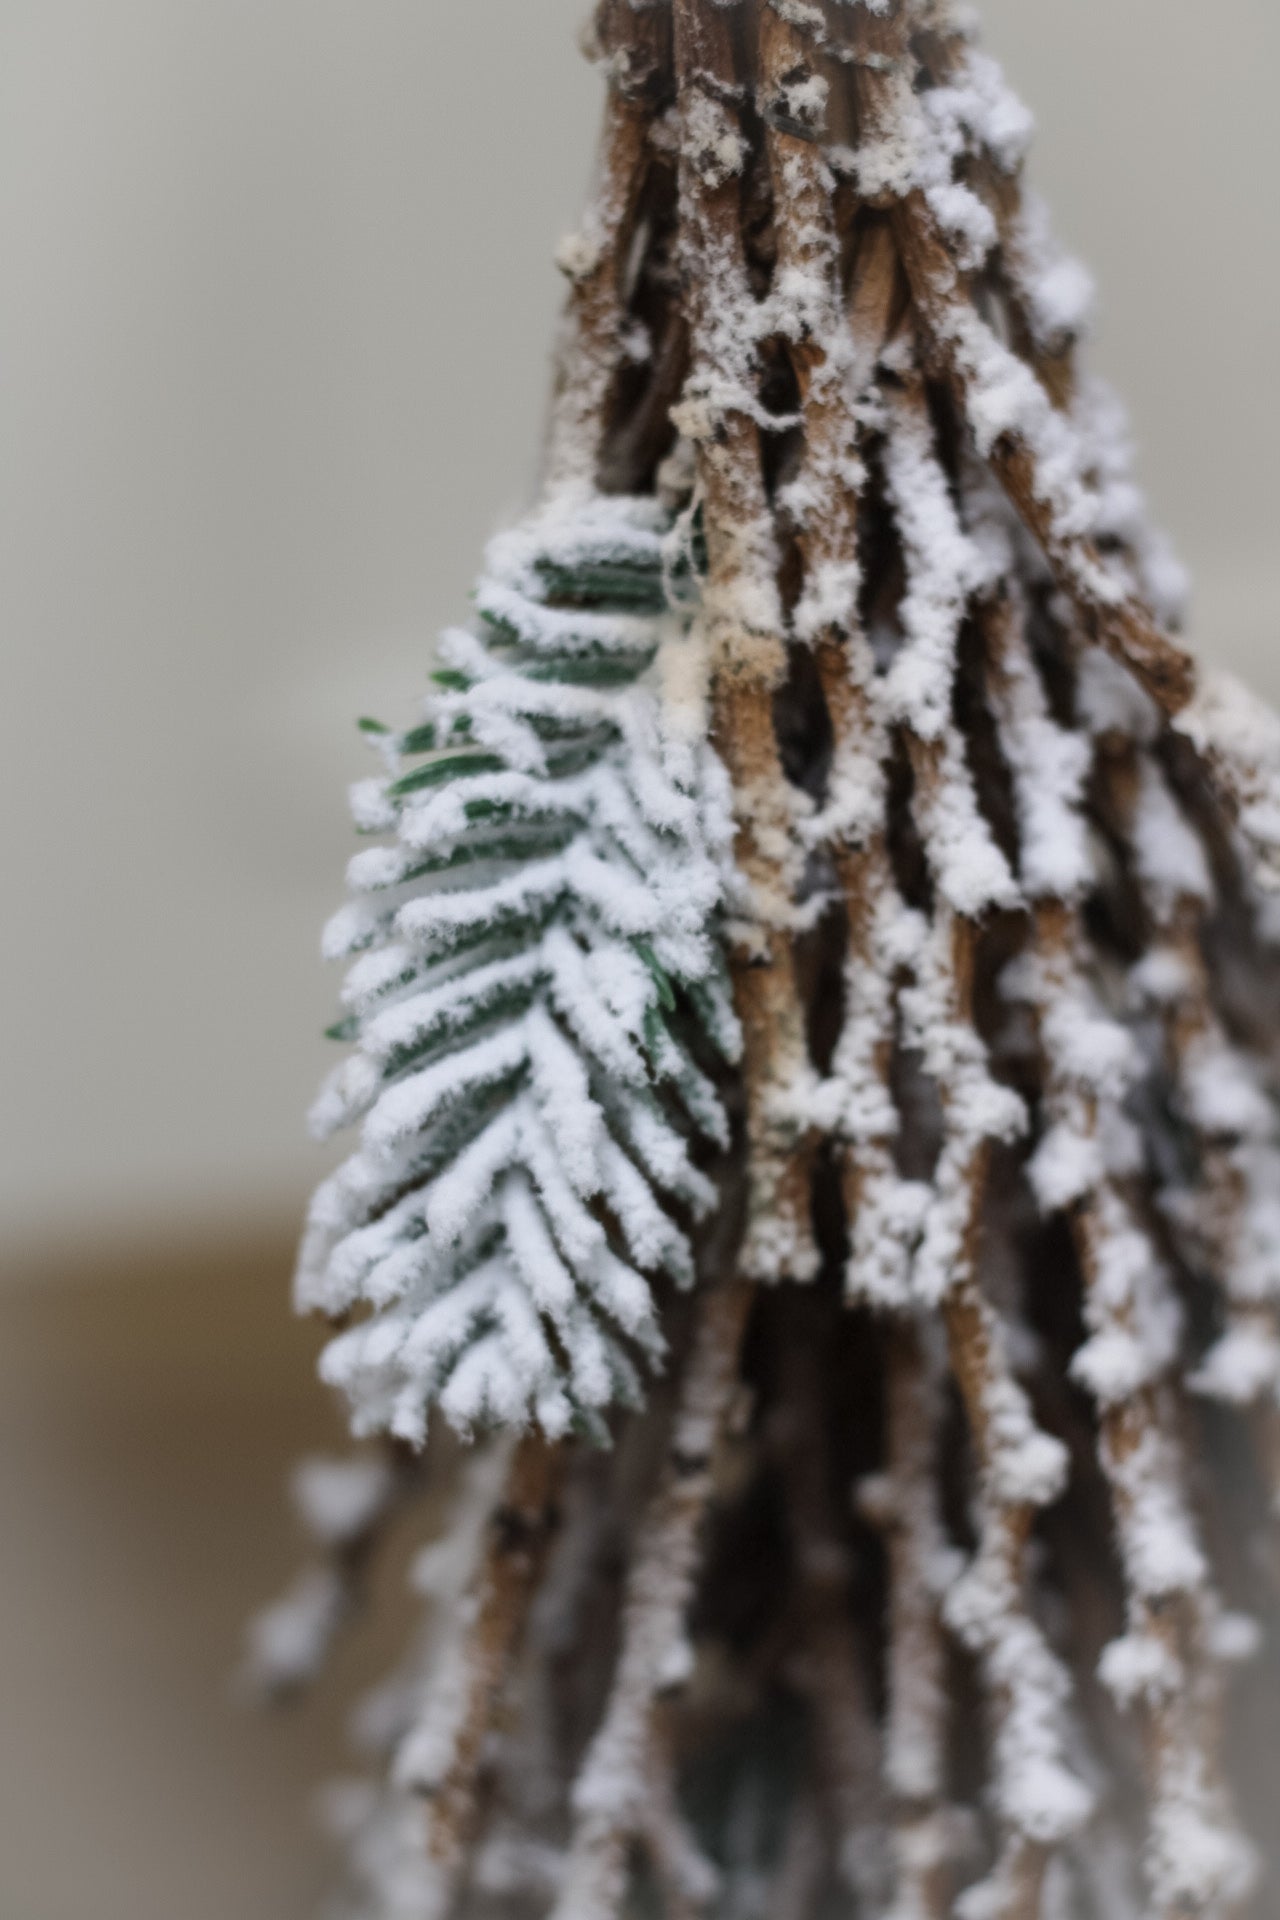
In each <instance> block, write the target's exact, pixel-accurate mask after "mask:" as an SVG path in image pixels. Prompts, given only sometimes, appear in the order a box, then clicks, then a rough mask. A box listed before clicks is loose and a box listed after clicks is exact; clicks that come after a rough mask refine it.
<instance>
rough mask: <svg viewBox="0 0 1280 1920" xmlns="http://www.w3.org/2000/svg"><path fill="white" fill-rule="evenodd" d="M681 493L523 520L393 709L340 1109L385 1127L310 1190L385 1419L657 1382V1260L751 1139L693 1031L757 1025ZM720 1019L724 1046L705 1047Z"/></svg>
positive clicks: (322, 1277)
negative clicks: (691, 621) (671, 509)
mask: <svg viewBox="0 0 1280 1920" xmlns="http://www.w3.org/2000/svg"><path fill="white" fill-rule="evenodd" d="M665 533H666V523H665V520H664V516H663V515H662V513H661V511H660V510H658V509H657V508H656V507H655V506H654V505H653V504H652V503H647V502H644V501H635V500H624V499H605V498H602V497H596V498H593V499H590V500H585V501H583V500H577V499H575V500H574V501H573V503H572V504H571V505H564V504H553V505H551V506H549V507H547V508H546V509H544V510H543V511H542V512H541V513H539V514H536V515H534V516H532V517H531V518H530V519H529V520H528V521H526V522H525V523H524V524H523V525H521V526H520V527H518V528H517V529H516V530H515V531H513V532H511V533H508V534H505V535H502V536H500V537H499V538H498V539H496V540H495V541H494V542H493V544H492V546H491V548H490V551H489V556H488V561H487V565H486V569H485V572H484V575H483V576H482V578H481V581H480V584H479V586H478V588H477V591H476V610H477V621H476V626H475V629H474V630H469V631H455V632H451V633H447V634H446V635H445V636H444V638H443V640H442V642H441V645H440V657H441V660H442V662H443V666H442V669H441V671H440V672H438V673H437V675H436V680H437V683H438V691H437V692H436V693H435V694H434V695H433V696H432V698H431V699H430V701H429V702H428V707H427V715H426V718H425V720H424V722H423V724H421V725H420V726H418V727H416V728H414V729H412V730H411V731H409V732H407V733H403V734H399V735H396V734H380V735H379V736H377V744H378V746H379V747H380V748H381V750H382V752H383V754H384V757H385V761H386V772H385V774H384V775H383V776H382V777H381V778H378V779H375V780H373V781H369V782H365V783H364V784H363V785H362V786H361V788H360V789H358V791H357V795H356V802H355V804H356V811H357V818H358V820H359V821H360V822H361V823H362V824H364V825H365V826H366V827H367V828H368V829H369V830H371V831H378V830H381V832H382V833H383V834H384V835H385V836H386V837H385V838H384V839H383V840H382V841H381V843H380V844H378V845H376V846H373V847H371V848H369V849H368V850H367V851H366V852H363V853H360V854H357V855H356V857H355V858H354V859H353V861H352V862H351V868H350V876H349V877H350V886H351V894H352V898H351V902H350V904H349V905H348V906H346V907H344V908H343V909H342V911H341V912H340V913H339V914H338V915H337V916H336V917H335V918H334V920H333V921H332V922H331V923H330V926H329V928H328V931H327V933H326V936H325V947H326V952H327V953H328V954H329V955H330V956H331V957H334V958H342V959H349V960H350V961H351V965H350V970H349V972H348V975H347V980H346V985H345V987H344V989H343V1004H344V1008H345V1012H346V1020H345V1022H344V1024H343V1029H342V1031H343V1033H344V1035H346V1034H348V1033H349V1035H350V1037H351V1039H352V1041H353V1043H354V1045H353V1051H352V1052H351V1054H350V1055H349V1056H348V1057H347V1059H345V1060H344V1061H343V1063H342V1065H341V1066H340V1067H338V1068H337V1070H336V1071H335V1072H334V1074H333V1075H332V1077H331V1079H330V1080H329V1082H328V1084H327V1085H326V1087H325V1089H324V1091H323V1092H322V1094H321V1096H320V1098H319V1100H318V1101H317V1103H316V1106H315V1109H314V1112H313V1124H314V1127H315V1130H316V1131H317V1133H319V1134H321V1135H327V1134H329V1133H332V1132H334V1131H335V1130H337V1129H339V1128H343V1127H347V1126H358V1127H359V1129H360V1145H359V1148H358V1150H357V1151H356V1152H355V1153H354V1154H353V1155H352V1157H351V1158H350V1159H348V1160H347V1161H346V1162H345V1163H344V1165H343V1166H342V1167H341V1168H340V1169H339V1170H338V1172H337V1173H336V1174H335V1175H334V1176H333V1177H332V1178H331V1179H330V1180H329V1181H327V1182H326V1184H325V1185H324V1186H323V1187H322V1188H321V1189H320V1191H319V1192H318V1194H317V1196H316V1198H315V1201H314V1203H313V1205H312V1210H311V1217H310V1224H309V1227H308V1231H307V1236H306V1240H305V1243H304V1247H303V1251H302V1257H301V1264H300V1268H299V1274H298V1282H297V1297H298V1301H299V1304H300V1305H301V1306H302V1307H304V1308H309V1309H314V1308H318V1309H320V1310H321V1311H323V1312H325V1313H327V1314H330V1315H334V1316H338V1315H347V1314H351V1313H354V1314H355V1315H356V1316H357V1317H356V1318H355V1321H354V1324H353V1325H352V1326H350V1327H349V1328H348V1329H347V1331H345V1332H343V1333H341V1334H339V1335H338V1336H337V1338H336V1339H334V1340H333V1341H332V1342H331V1344H330V1346H329V1347H328V1349H327V1350H326V1352H325V1355H324V1358H323V1361H322V1372H323V1375H324V1377H325V1378H326V1379H327V1380H328V1381H330V1382H331V1383H333V1384H334V1385H336V1386H339V1387H341V1388H342V1389H343V1390H344V1391H345V1393H346V1394H347V1395H348V1397H349V1399H350V1401H351V1404H352V1409H353V1416H354V1421H355V1426H356V1430H357V1431H358V1432H361V1433H370V1432H374V1431H377V1430H380V1429H385V1430H387V1431H389V1432H391V1433H393V1434H395V1435H397V1436H398V1437H400V1438H402V1439H406V1440H409V1441H413V1442H420V1441H421V1439H422V1438H423V1435H424V1433H425V1430H426V1421H427V1413H428V1409H429V1407H430V1406H432V1405H433V1404H438V1405H439V1407H440V1408H441V1410H442V1412H443V1413H444V1414H445V1416H446V1418H447V1419H448V1420H449V1421H450V1422H451V1423H452V1424H453V1425H454V1426H456V1427H457V1428H459V1429H460V1430H461V1431H464V1432H465V1431H468V1430H470V1429H471V1428H473V1427H475V1426H478V1425H483V1424H487V1423H492V1422H499V1423H508V1424H512V1425H517V1426H519V1425H522V1424H524V1423H525V1422H526V1421H528V1420H534V1421H536V1422H537V1423H538V1424H539V1425H540V1426H541V1428H542V1429H543V1431H544V1432H545V1433H547V1434H548V1435H552V1436H559V1435H562V1434H565V1433H567V1432H568V1431H570V1430H571V1428H573V1427H575V1426H581V1425H584V1424H590V1423H591V1422H593V1421H596V1420H598V1419H599V1417H600V1415H601V1414H602V1413H603V1411H604V1410H605V1409H607V1408H608V1407H610V1406H612V1405H614V1404H615V1403H616V1402H618V1401H623V1402H628V1403H633V1402H634V1401H635V1400H636V1398H637V1396H638V1393H639V1390H640V1381H641V1378H642V1373H643V1370H644V1369H645V1368H647V1367H648V1366H651V1365H653V1364H655V1363H656V1362H658V1361H659V1360H660V1359H661V1355H662V1350H663V1340H662V1334H661V1331H660V1328H659V1325H658V1320H657V1316H656V1312H655V1307H654V1297H653V1281H654V1279H655V1277H656V1276H658V1275H665V1276H668V1277H670V1278H671V1279H673V1280H675V1281H676V1282H677V1283H678V1284H679V1285H682V1286H685V1285H688V1284H689V1283H690V1282H691V1281H692V1279H693V1274H694V1261H693V1252H692V1247H691V1243H690V1240H689V1224H690V1223H691V1222H692V1221H693V1220H696V1219H697V1218H698V1217H699V1216H700V1215H702V1214H704V1213H705V1212H706V1211H707V1209H708V1208H709V1207H710V1206H711V1204H712V1203H713V1201H714V1197H715V1193H714V1188H713V1186H712V1184H711V1182H710V1180H709V1179H708V1177H707V1175H706V1173H705V1172H704V1171H703V1170H702V1168H701V1167H700V1165H699V1164H698V1161H697V1158H696V1155H695V1145H696V1142H697V1141H698V1140H699V1139H705V1140H710V1141H712V1142H714V1143H716V1144H718V1145H720V1146H723V1145H725V1144H726V1143H727V1122H726V1119H725V1116H724V1112H723V1108H722V1106H721V1101H720V1096H719V1094H718V1092H717V1090H716V1087H715V1085H714V1083H713V1080H712V1079H711V1078H710V1077H709V1076H708V1072H707V1070H706V1067H705V1065H704V1064H700V1062H699V1060H698V1059H697V1058H696V1057H695V1053H696V1051H697V1050H698V1049H697V1048H696V1047H695V1045H694V1044H693V1043H692V1042H691V1031H692V1030H693V1029H695V1028H696V1029H699V1030H700V1031H701V1034H702V1036H703V1038H704V1040H705V1041H706V1042H707V1043H708V1044H709V1045H710V1047H711V1048H712V1049H718V1050H719V1051H720V1053H721V1054H724V1055H727V1056H729V1057H732V1056H733V1055H734V1054H735V1052H736V1050H737V1045H738V1039H737V1029H736V1022H735V1017H734V1014H733V1011H732V1008H731V1004H730V1001H729V998H728V994H727V988H726V981H725V976H724V970H723V961H722V959H721V954H720V949H719V944H718V933H717V917H718V915H719V913H720V910H721V906H722V903H723V901H724V898H725V893H726V886H727V880H728V874H729V870H730V865H729V843H730V835H731V828H730V825H729V815H728V801H727V794H726V790H725V783H724V777H723V775H722V773H721V771H720V768H719V766H718V765H717V763H716V761H715V759H714V757H713V755H712V753H711V751H710V749H709V748H708V746H707V745H706V742H705V737H704V727H705V721H704V716H703V705H704V698H703V694H702V689H701V686H700V673H699V668H698V665H697V662H696V659H694V658H692V657H691V656H692V655H693V653H694V650H695V648H696V646H697V641H696V638H695V637H694V636H692V635H691V634H690V632H689V630H688V621H687V619H686V618H685V617H683V616H682V615H681V613H680V612H679V610H678V609H677V610H676V611H670V610H669V604H670V601H671V595H670V593H669V590H668V577H667V576H668V571H669V569H670V567H671V566H672V565H673V564H674V562H673V561H672V560H671V558H670V556H669V554H668V550H667V547H666V546H665V545H664V536H665ZM701 1050H702V1051H703V1052H705V1051H706V1049H705V1047H704V1048H702V1049H701Z"/></svg>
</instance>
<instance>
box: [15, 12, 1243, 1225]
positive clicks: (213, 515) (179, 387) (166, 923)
mask: <svg viewBox="0 0 1280 1920" xmlns="http://www.w3.org/2000/svg"><path fill="white" fill-rule="evenodd" d="M581 10H582V4H581V0H483V4H481V0H471V3H470V4H465V3H464V0H5V4H4V5H3V7H0V259H3V262H4V269H3V279H4V293H3V298H2V300H0V527H2V528H3V532H2V534H0V540H2V541H3V548H2V562H0V633H2V634H3V642H2V645H3V649H4V664H5V698H4V700H3V702H2V703H0V708H2V715H0V729H2V732H0V821H3V829H2V831H3V834H4V838H5V845H4V850H3V859H4V866H5V872H6V879H7V911H6V913H5V915H4V929H3V933H2V934H0V992H2V994H3V1004H4V1006H5V1008H6V1018H5V1020H4V1021H3V1023H2V1024H0V1085H3V1087H4V1090H5V1108H6V1113H5V1119H4V1128H5V1134H4V1139H3V1143H2V1151H0V1220H3V1222H4V1223H5V1225H6V1227H7V1231H8V1236H9V1238H10V1239H12V1238H14V1237H15V1236H16V1237H20V1238H21V1239H23V1240H28V1239H30V1238H31V1237H32V1236H35V1237H37V1238H40V1237H47V1235H48V1234H49V1233H51V1232H54V1231H56V1232H58V1233H60V1234H61V1233H66V1232H74V1231H76V1230H77V1229H79V1228H81V1227H94V1226H96V1225H97V1224H98V1223H100V1222H103V1221H109V1222H111V1223H112V1225H113V1226H128V1225H129V1223H130V1222H131V1221H132V1220H134V1219H135V1218H136V1217H137V1215H138V1214H139V1212H140V1211H145V1212H148V1213H150V1214H155V1213H156V1212H157V1211H158V1210H163V1211H164V1212H166V1213H169V1214H173V1213H177V1214H179V1215H183V1214H190V1213H193V1212H202V1211H203V1212H216V1213H221V1212H223V1211H224V1210H225V1209H226V1208H227V1207H228V1206H234V1207H240V1208H253V1207H267V1206H271V1205H273V1204H274V1203H276V1202H278V1201H279V1200H281V1198H282V1197H285V1198H287V1200H288V1202H289V1204H290V1205H293V1204H295V1203H296V1201H297V1199H298V1197H299V1196H300V1194H301V1193H302V1191H303V1189H304V1186H305V1183H306V1181H307V1180H308V1179H309V1177H310V1175H311V1173H312V1172H313V1170H314V1167H315V1165H316V1161H315V1158H314V1155H313V1152H312V1149H311V1148H310V1147H309V1146H308V1144H307V1143H306V1141H305V1138H304V1136H303V1133H302V1128H301V1122H300V1113H301V1110H302V1108H303V1105H304V1103H305V1101H306V1099H307V1098H308V1096H309V1093H310V1089H311V1087H312V1084H313V1081H314V1080H315V1078H316V1075H317V1072H318V1070H319V1069H320V1067H321V1065H322V1059H323V1052H322V1048H321V1045H320V1043H319V1042H318V1041H317V1040H316V1038H315V1035H316V1032H317V1029H318V1028H319V1026H320V1025H321V1023H322V1021H323V1019H324V1016H325V1014H326V1012H327V1010H328V1007H329V1004H330V998H331V995H332V993H333V990H334V982H333V980H332V979H331V978H328V977H327V976H326V975H324V974H323V973H322V971H321V969H320V968H319V966H318V964H317V963H316V960H315V939H316V930H317V927H318V924H319V922H320V920H321V918H322V916H323V914H324V913H325V912H326V911H327V909H328V908H329V907H330V905H331V904H334V903H336V900H337V897H338V892H339V886H340V874H341V867H342V863H343V860H344V858H345V855H346V852H347V848H348V839H347V832H346V827H345V820H344V809H343V786H344V781H345V780H346V778H347V777H348V776H349V775H351V774H352V773H353V772H355V771H358V770H359V768H360V766H361V760H360V755H359V750H358V747H357V745H356V743H355V740H354V737H353V733H352V729H351V720H352V717H353V716H354V715H355V714H356V713H358V712H361V711H364V710H367V709H370V708H372V709H374V710H378V711H382V712H385V713H387V714H388V715H391V716H393V717H394V716H400V715H403V714H405V713H407V712H408V711H409V710H410V709H411V707H412V705H413V703H414V701H415V699H416V696H417V693H418V690H419V688H420V686H421V682H422V670H423V659H424V651H425V645H426V639H427V636H429V635H430V633H431V632H432V631H433V629H434V628H435V627H436V626H437V625H438V624H439V623H441V622H442V621H443V620H445V619H447V618H450V617H456V616H457V614H458V612H459V611H460V610H461V608H462V606H463V597H464V595H465V592H466V590H467V587H468V584H469V581H470V578H471V574H472V570H473V567H474V565H475V563H476V559H477V556H478V551H479V548H480V544H481V540H482V537H483V535H484V534H485V532H486V530H487V529H488V528H489V527H491V526H492V525H493V524H494V522H495V521H496V520H498V519H499V518H501V516H502V515H503V514H505V513H507V512H509V511H510V510H511V509H512V508H514V507H515V506H517V505H518V504H519V502H520V501H521V499H522V498H523V496H524V493H525V490H526V487H527V484H528V481H529V476H530V473H531V470H532V462H533V455H534V449H535V445H536V437H537V430H538V423H539V418H540V412H541V405H542V395H543V390H544V385H545V366H546V355H547V346H548V340H549V335H550V330H551V327H552V323H553V315H554V312H555V309H556V305H557V301H558V297H559V290H558V286H557V282H556V276H555V274H554V272H553V270H552V268H551V266H550V265H549V260H550V255H551V252H552V248H553V244H554V242H555V240H556V239H557V237H558V236H559V234H560V233H561V231H562V230H563V229H564V228H565V227H566V225H567V224H568V223H569V222H570V221H571V220H572V218H573V217H574V215H575V212H576V209H577V207H578V204H579V197H580V192H581V189H582V187H583V184H584V180H585V177H586V172H587V164H588V155H589V151H590V146H591V141H592V133H593V126H594V121H595V115H596V109H597V93H596V83H595V79H594V77H593V76H592V75H591V74H590V73H589V71H588V70H586V69H585V68H584V67H583V66H582V65H581V63H580V62H579V61H578V60H577V59H576V57H575V54H574V49H573V44H572V42H573V30H574V27H575V23H576V21H577V19H578V17H579V15H580V13H581ZM987 12H988V15H989V36H988V37H989V41H990V43H991V44H992V45H993V46H994V47H995V49H996V50H997V51H999V52H1000V53H1002V54H1003V55H1004V56H1006V57H1007V63H1008V65H1009V68H1010V70H1011V72H1012V75H1013V77H1014V79H1015V80H1016V81H1017V83H1018V84H1019V86H1020V87H1021V89H1022V90H1023V92H1024V93H1025V95H1026V96H1027V97H1028V98H1029V99H1030V100H1031V101H1032V103H1033V104H1034V105H1035V106H1036V107H1037V110H1038V112H1039V115H1040V119H1041V125H1042V137H1041V141H1040V146H1039V150H1038V156H1037V164H1036V177H1037V179H1038V181H1039V183H1040V185H1041V186H1042V187H1043V188H1044V189H1045V190H1046V192H1047V193H1048V195H1049V196H1050V198H1051V199H1052V201H1053V203H1054V205H1055V208H1056V211H1057V215H1058V220H1059V225H1060V228H1061V230H1062V232H1063V234H1064V235H1065V236H1066V238H1067V239H1068V240H1069V241H1070V242H1071V243H1072V244H1073V245H1075V246H1077V247H1078V248H1079V249H1081V250H1082V251H1084V252H1085V253H1086V254H1087V255H1088V257H1089V258H1090V259H1091V261H1092V263H1093V264H1094V266H1095V267H1096V268H1097V269H1098V272H1099V278H1100V281H1101V284H1102V287H1103V291H1104V302H1103V315H1104V323H1105V324H1104V332H1103V336H1102V342H1101V346H1100V349H1099V353H1098V359H1099V360H1100V362H1101V364H1102V365H1103V367H1104V368H1105V369H1106V370H1107V371H1108V372H1109V373H1110V374H1112V375H1113V376H1114V377H1115V378H1116V379H1117V380H1118V381H1119V383H1120V384H1121V386H1122V387H1123V388H1124V390H1125V391H1126V393H1127V395H1128V398H1129V400H1130V402H1131V403H1132V407H1133V410H1134V413H1135V415H1136V420H1137V426H1138V430H1139V433H1140V435H1141V439H1142V442H1143V446H1144V459H1143V473H1144V475H1145V478H1146V480H1147V482H1148V484H1149V486H1150V488H1151V491H1152V493H1153V494H1154V496H1155V498H1156V501H1157V503H1158V505H1159V509H1160V512H1161V514H1162V515H1163V517H1164V519H1165V520H1166V521H1167V522H1168V523H1169V524H1170V525H1171V526H1172V528H1173V530H1174V531H1175V533H1176V534H1177V536H1178V538H1179V540H1180V542H1181V544H1182V547H1183V549H1184V551H1185V553H1186V555H1187V556H1188V558H1189V559H1190V560H1191V562H1192V563H1193V564H1194V566H1195V568H1196V570H1197V573H1198V576H1199V580H1200V588H1201V593H1200V613H1201V618H1200V622H1199V631H1200V635H1201V641H1202V644H1203V645H1204V646H1205V648H1206V649H1207V650H1210V651H1212V652H1214V653H1215V654H1218V655H1220V656H1222V657H1230V658H1234V659H1242V660H1245V661H1246V662H1247V663H1249V664H1250V665H1251V666H1252V667H1253V668H1254V670H1255V671H1256V674H1257V676H1258V678H1259V679H1260V680H1261V681H1262V682H1263V683H1268V684H1269V685H1270V688H1271V690H1272V691H1273V692H1274V693H1280V666H1276V665H1273V664H1272V661H1271V657H1270V655H1269V653H1268V652H1267V649H1268V648H1269V647H1270V644H1271V635H1272V633H1273V632H1274V631H1276V630H1277V627H1278V625H1280V621H1278V618H1277V616H1278V615H1280V562H1277V560H1276V559H1275V557H1274V555H1275V542H1274V538H1273V528H1274V523H1275V519H1276V510H1277V504H1278V503H1280V455H1278V454H1277V448H1278V447H1280V435H1278V434H1277V432H1276V415H1277V411H1278V409H1280V374H1278V373H1277V360H1276V355H1275V351H1274V328H1275V318H1274V316H1275V315H1276V313H1277V311H1280V229H1278V227H1277V222H1276V219H1275V212H1276V195H1277V186H1278V183H1280V166H1278V165H1277V158H1278V157H1280V156H1278V151H1277V149H1278V143H1280V116H1277V115H1276V114H1275V113H1274V111H1273V110H1272V105H1273V103H1272V98H1271V86H1272V78H1273V76H1274V74H1275V72H1276V70H1277V66H1278V65H1280V59H1278V57H1277V56H1280V22H1278V20H1277V16H1276V12H1275V9H1274V8H1272V7H1270V6H1269V5H1267V4H1266V0H1219V4H1218V5H1217V6H1216V7H1215V8H1214V10H1213V30H1212V32H1211V33H1210V32H1207V31H1206V29H1205V25H1204V22H1205V11H1204V8H1203V6H1201V5H1199V4H1192V0H1073V4H1072V5H1070V6H1063V5H1061V4H1060V0H1052V3H1051V0H992V4H991V5H990V6H989V7H988V9H987Z"/></svg>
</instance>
